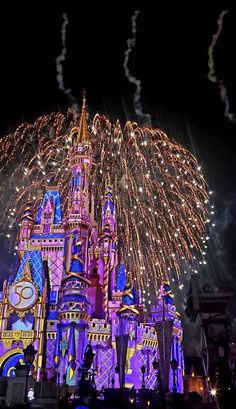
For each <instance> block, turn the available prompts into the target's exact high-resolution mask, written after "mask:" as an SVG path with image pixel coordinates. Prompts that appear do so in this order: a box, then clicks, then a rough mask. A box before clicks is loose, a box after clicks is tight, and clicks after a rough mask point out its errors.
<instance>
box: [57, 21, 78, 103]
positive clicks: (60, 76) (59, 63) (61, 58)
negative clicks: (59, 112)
mask: <svg viewBox="0 0 236 409" xmlns="http://www.w3.org/2000/svg"><path fill="white" fill-rule="evenodd" d="M62 17H63V23H62V27H61V44H62V49H61V54H60V55H58V57H57V58H56V60H55V62H56V70H57V77H56V78H57V82H58V86H59V89H60V90H61V91H62V92H63V93H64V94H65V95H66V96H67V97H68V98H69V100H70V102H71V103H72V104H73V105H74V107H75V108H77V103H76V101H75V98H74V96H73V94H72V91H71V89H70V88H66V87H65V84H64V69H63V64H64V62H65V59H66V53H67V49H66V29H67V26H68V24H69V20H68V18H67V14H66V13H63V14H62Z"/></svg>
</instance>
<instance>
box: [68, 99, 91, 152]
mask: <svg viewBox="0 0 236 409" xmlns="http://www.w3.org/2000/svg"><path fill="white" fill-rule="evenodd" d="M87 119H88V112H87V109H86V95H85V92H84V94H83V105H82V110H81V114H80V122H79V126H76V127H74V128H72V129H71V132H70V135H71V137H72V143H73V145H79V144H81V143H83V142H85V141H89V131H88V123H87Z"/></svg>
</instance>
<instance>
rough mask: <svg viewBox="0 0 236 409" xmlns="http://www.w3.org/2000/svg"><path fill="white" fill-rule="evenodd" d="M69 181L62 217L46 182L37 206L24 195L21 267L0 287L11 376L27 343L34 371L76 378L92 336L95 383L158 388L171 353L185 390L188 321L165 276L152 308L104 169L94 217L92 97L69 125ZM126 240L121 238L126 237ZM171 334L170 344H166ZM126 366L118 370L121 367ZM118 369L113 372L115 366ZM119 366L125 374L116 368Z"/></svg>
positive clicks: (1, 358) (4, 358)
mask: <svg viewBox="0 0 236 409" xmlns="http://www.w3.org/2000/svg"><path fill="white" fill-rule="evenodd" d="M70 136H71V140H72V147H71V150H70V153H69V155H70V157H69V159H70V168H71V185H70V193H69V198H68V208H67V210H66V211H65V212H64V213H65V214H64V215H62V210H61V199H60V191H59V188H58V187H55V186H53V187H49V188H48V189H47V191H46V192H45V194H44V197H43V200H42V203H41V205H40V207H39V209H38V211H37V213H36V214H33V210H32V207H31V203H30V202H29V203H27V205H26V206H25V210H24V212H23V214H22V216H21V222H20V229H19V241H18V252H19V256H20V266H19V268H18V271H17V272H16V274H15V276H14V277H13V278H12V277H10V278H9V280H8V281H6V282H4V285H3V291H2V293H0V295H1V298H0V366H1V375H2V376H14V368H15V365H16V364H17V362H18V361H19V360H23V353H22V350H23V349H24V348H25V347H26V346H27V345H29V344H30V343H32V344H33V345H34V347H35V349H36V350H37V354H36V357H35V362H34V367H35V372H34V376H35V377H36V378H37V380H40V379H42V376H43V375H44V376H45V374H46V375H47V378H48V379H49V380H50V379H51V380H54V381H55V380H56V379H57V380H58V381H59V382H61V383H62V382H63V381H66V383H67V384H68V385H77V384H78V380H79V377H80V374H81V372H80V371H79V369H80V368H81V366H82V364H83V358H84V352H85V348H86V346H87V345H88V343H90V344H91V346H92V349H93V352H94V354H95V357H94V362H93V368H94V369H95V373H96V376H95V381H96V386H97V388H98V389H101V388H102V387H103V386H104V387H107V386H111V384H113V386H114V387H120V385H121V384H122V385H124V384H125V385H126V386H127V387H132V386H134V387H135V388H136V389H138V388H140V387H141V381H142V374H141V371H140V368H141V366H143V365H144V366H145V386H146V387H147V388H155V386H156V379H157V377H156V370H155V367H154V368H153V365H152V362H153V361H154V360H155V358H156V360H158V361H159V364H160V376H161V379H162V383H163V385H164V384H165V386H166V388H169V389H171V388H172V383H173V373H172V370H171V369H170V360H171V359H173V358H175V359H176V360H177V362H178V368H177V371H176V375H177V378H176V379H177V389H178V391H180V392H181V391H182V389H183V382H182V376H183V352H182V347H181V341H182V326H181V323H180V320H179V314H178V313H177V312H176V308H175V306H174V303H173V297H172V294H171V291H170V287H169V284H168V283H163V285H162V287H161V289H160V291H159V293H158V294H157V299H156V303H155V305H154V306H153V307H152V308H151V311H150V312H149V313H147V312H146V311H145V308H144V305H143V304H142V302H141V294H140V292H139V291H137V289H136V288H135V287H134V286H133V284H132V283H131V282H129V280H128V278H127V277H126V271H125V262H124V260H123V257H122V258H121V260H118V249H117V246H118V238H117V234H116V210H115V202H114V198H113V193H112V185H111V182H110V180H109V176H107V183H106V186H105V196H104V199H103V203H102V214H101V223H99V226H101V228H100V229H98V224H97V223H96V221H95V220H94V197H93V194H92V192H91V189H90V183H89V182H90V171H91V167H92V165H93V151H92V147H91V142H90V133H89V128H88V125H87V112H86V104H85V99H84V101H83V107H82V112H81V116H80V123H79V126H78V127H76V128H73V129H72V130H71V133H70ZM119 239H120V242H122V238H119ZM163 340H164V343H163ZM117 367H119V371H117ZM115 368H116V371H115ZM116 372H118V373H116Z"/></svg>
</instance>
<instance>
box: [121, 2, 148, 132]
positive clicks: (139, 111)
mask: <svg viewBox="0 0 236 409" xmlns="http://www.w3.org/2000/svg"><path fill="white" fill-rule="evenodd" d="M139 12H140V10H136V11H135V12H134V14H133V16H132V19H131V20H132V34H133V37H132V38H129V39H128V40H127V47H128V48H127V50H126V51H125V53H124V55H125V58H124V63H123V68H124V71H125V76H126V78H127V79H128V81H129V82H130V83H131V84H134V85H135V86H136V91H135V93H134V98H133V101H134V109H135V112H136V115H137V117H138V118H139V120H140V121H141V123H142V124H143V125H146V126H151V116H150V115H149V114H145V113H144V112H143V107H142V102H141V90H142V87H141V81H140V80H138V79H137V78H135V77H134V76H133V75H132V74H131V73H130V71H129V68H128V63H129V56H130V53H131V51H132V49H133V48H134V47H135V44H136V32H137V28H136V21H137V18H138V15H139Z"/></svg>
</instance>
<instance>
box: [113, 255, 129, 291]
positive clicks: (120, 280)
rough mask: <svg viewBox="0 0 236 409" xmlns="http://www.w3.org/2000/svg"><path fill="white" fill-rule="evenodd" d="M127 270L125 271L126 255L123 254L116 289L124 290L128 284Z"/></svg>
mask: <svg viewBox="0 0 236 409" xmlns="http://www.w3.org/2000/svg"><path fill="white" fill-rule="evenodd" d="M126 281H127V278H126V272H125V265H124V257H123V254H122V258H121V262H120V265H119V268H118V272H117V277H116V285H115V290H116V291H123V290H124V288H125V285H126Z"/></svg>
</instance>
